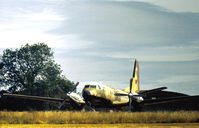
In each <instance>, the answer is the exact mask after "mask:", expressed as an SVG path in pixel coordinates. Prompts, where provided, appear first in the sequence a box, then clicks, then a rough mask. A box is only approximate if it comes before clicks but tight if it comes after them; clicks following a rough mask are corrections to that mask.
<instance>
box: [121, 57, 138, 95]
mask: <svg viewBox="0 0 199 128" xmlns="http://www.w3.org/2000/svg"><path fill="white" fill-rule="evenodd" d="M139 83H140V81H139V63H138V61H137V60H135V63H134V69H133V78H131V79H130V84H132V90H131V91H132V92H139V90H140V87H139ZM124 91H125V92H127V93H129V92H130V87H127V88H125V89H124Z"/></svg>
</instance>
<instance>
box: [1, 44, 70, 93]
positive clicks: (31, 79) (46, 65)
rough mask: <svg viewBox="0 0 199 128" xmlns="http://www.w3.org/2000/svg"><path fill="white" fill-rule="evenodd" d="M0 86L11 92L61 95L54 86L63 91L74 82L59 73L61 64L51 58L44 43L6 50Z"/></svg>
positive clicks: (50, 53)
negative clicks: (60, 87) (59, 87)
mask: <svg viewBox="0 0 199 128" xmlns="http://www.w3.org/2000/svg"><path fill="white" fill-rule="evenodd" d="M2 63H3V66H2V68H1V74H0V75H1V76H0V82H1V84H0V86H4V87H5V88H7V89H8V91H9V92H11V93H16V92H18V93H20V94H27V95H38V96H52V97H60V96H61V95H62V94H61V93H60V92H59V91H58V89H57V88H56V85H59V86H62V88H64V89H65V90H64V91H68V90H70V89H71V88H72V86H73V83H72V82H71V81H69V80H68V79H66V78H65V77H64V76H62V75H61V72H62V70H61V68H60V65H58V64H56V63H55V61H54V59H53V52H52V49H51V48H49V47H48V46H47V45H46V44H44V43H37V44H33V45H29V44H26V45H25V46H22V47H21V48H20V49H15V50H12V49H6V50H4V51H3V56H2Z"/></svg>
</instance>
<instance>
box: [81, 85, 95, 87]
mask: <svg viewBox="0 0 199 128" xmlns="http://www.w3.org/2000/svg"><path fill="white" fill-rule="evenodd" d="M84 88H96V85H85V87H84Z"/></svg>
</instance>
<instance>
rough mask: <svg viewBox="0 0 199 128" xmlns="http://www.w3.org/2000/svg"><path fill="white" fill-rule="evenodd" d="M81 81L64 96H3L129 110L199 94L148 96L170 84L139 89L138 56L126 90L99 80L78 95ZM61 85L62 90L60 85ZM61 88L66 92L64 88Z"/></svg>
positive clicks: (80, 107)
mask: <svg viewBox="0 0 199 128" xmlns="http://www.w3.org/2000/svg"><path fill="white" fill-rule="evenodd" d="M78 84H79V82H77V84H76V85H75V86H74V88H73V89H72V90H71V91H70V92H67V93H66V97H65V98H64V99H60V98H52V97H39V96H30V95H19V94H9V93H4V94H3V96H8V97H16V98H23V99H30V100H38V101H47V102H55V103H60V105H59V106H58V108H59V109H60V108H61V107H62V106H63V105H64V104H67V105H71V106H72V107H73V108H74V109H78V110H82V109H84V108H87V109H88V110H104V109H106V110H109V109H113V110H123V108H126V107H128V111H141V110H142V108H143V107H145V106H149V105H154V104H161V103H169V102H175V101H184V100H191V99H196V98H199V95H196V96H175V97H164V98H155V99H153V98H148V97H147V95H148V94H153V93H157V92H161V91H163V90H165V89H167V87H160V88H155V89H151V90H140V86H139V85H140V82H139V63H138V61H137V60H135V63H134V70H133V76H132V78H131V79H130V85H129V87H127V88H125V89H124V90H119V89H116V88H112V87H109V86H106V85H100V84H95V85H94V84H87V85H85V86H84V88H83V90H82V95H79V94H77V93H75V92H74V90H75V89H76V88H77V86H78ZM58 88H59V87H58ZM59 89H60V90H61V88H59ZM61 91H62V92H63V90H61ZM63 93H64V92H63Z"/></svg>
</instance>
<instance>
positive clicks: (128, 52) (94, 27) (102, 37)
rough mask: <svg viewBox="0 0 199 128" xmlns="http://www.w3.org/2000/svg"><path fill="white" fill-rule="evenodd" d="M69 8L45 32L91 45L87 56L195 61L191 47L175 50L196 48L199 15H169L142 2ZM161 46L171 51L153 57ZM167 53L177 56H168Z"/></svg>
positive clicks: (86, 4) (80, 3) (102, 3)
mask: <svg viewBox="0 0 199 128" xmlns="http://www.w3.org/2000/svg"><path fill="white" fill-rule="evenodd" d="M71 6H72V7H71V8H70V9H71V10H70V9H69V10H70V12H72V13H71V14H70V17H69V18H68V20H67V21H65V22H62V24H61V26H60V27H59V28H56V29H53V30H51V31H49V32H50V33H54V34H55V33H56V34H60V35H65V34H69V33H73V34H77V35H79V37H80V39H82V40H86V41H90V42H92V48H90V49H85V52H87V51H89V54H90V55H91V54H95V55H99V56H106V57H107V56H108V57H114V58H116V57H119V58H122V57H123V58H129V57H130V56H132V54H134V53H136V54H134V56H139V55H141V56H142V57H143V58H151V59H150V60H151V61H153V60H154V61H157V60H158V59H159V58H160V57H161V56H163V59H165V61H166V60H169V61H176V60H179V61H186V60H187V61H190V60H197V59H198V56H197V55H196V54H195V53H198V52H196V51H195V50H194V48H193V49H189V51H188V52H187V51H183V50H181V51H180V50H178V49H179V48H180V47H187V46H191V47H196V46H197V47H198V33H199V29H197V27H198V26H199V18H198V15H199V14H195V13H176V12H169V11H167V10H164V9H163V8H161V7H158V6H154V5H152V4H148V3H144V2H105V1H103V2H96V1H95V2H90V3H89V2H86V3H84V2H79V3H78V4H74V3H73V4H71ZM65 8H67V7H65ZM65 8H64V7H63V8H62V9H61V10H60V12H61V11H64V10H65ZM67 9H68V8H67ZM194 42H195V43H194ZM196 42H197V43H196ZM162 47H163V48H164V47H172V48H171V49H169V51H168V52H166V50H164V52H159V53H158V55H159V57H154V52H153V51H152V50H153V49H157V50H158V51H161V50H162ZM151 49H152V50H151ZM191 50H193V51H191ZM197 50H198V49H197ZM176 51H178V52H176ZM169 52H171V53H176V54H177V55H176V56H174V57H171V56H170V53H169ZM191 52H192V53H191ZM182 53H183V55H181V54H182ZM111 54H114V56H113V55H111ZM117 54H119V55H117ZM121 54H124V55H121ZM145 54H147V55H145ZM155 54H156V53H155ZM170 57H171V58H170ZM144 60H146V59H144Z"/></svg>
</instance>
